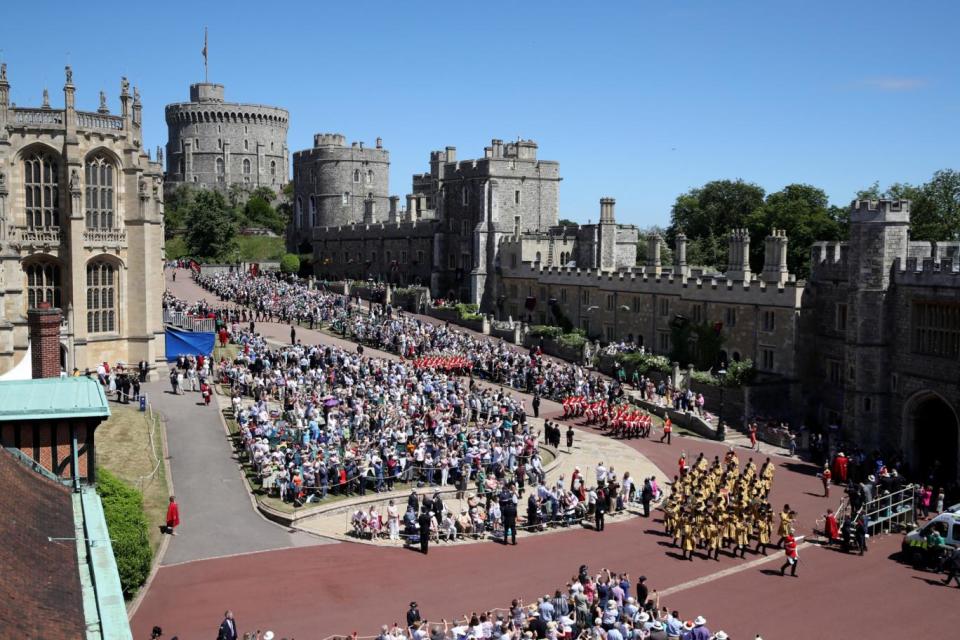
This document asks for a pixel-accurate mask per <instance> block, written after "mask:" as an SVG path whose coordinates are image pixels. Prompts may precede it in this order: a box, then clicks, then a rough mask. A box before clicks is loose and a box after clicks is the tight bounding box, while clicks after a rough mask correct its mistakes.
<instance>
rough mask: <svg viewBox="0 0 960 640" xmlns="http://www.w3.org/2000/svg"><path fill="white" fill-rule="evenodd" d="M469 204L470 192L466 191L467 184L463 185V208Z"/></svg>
mask: <svg viewBox="0 0 960 640" xmlns="http://www.w3.org/2000/svg"><path fill="white" fill-rule="evenodd" d="M468 204H470V191H468V190H467V183H466V182H464V183H463V206H467V205H468Z"/></svg>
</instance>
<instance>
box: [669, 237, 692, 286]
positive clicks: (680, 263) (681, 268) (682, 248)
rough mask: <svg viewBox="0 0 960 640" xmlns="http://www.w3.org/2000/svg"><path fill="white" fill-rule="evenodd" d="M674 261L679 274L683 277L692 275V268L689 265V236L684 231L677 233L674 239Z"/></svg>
mask: <svg viewBox="0 0 960 640" xmlns="http://www.w3.org/2000/svg"><path fill="white" fill-rule="evenodd" d="M673 262H674V266H675V267H676V268H675V272H676V273H677V275H679V276H681V277H683V278H686V277H687V276H688V275H690V268H689V267H688V266H687V236H686V235H685V234H684V233H683V231H681V232H679V233H678V234H677V237H676V239H675V241H674V247H673Z"/></svg>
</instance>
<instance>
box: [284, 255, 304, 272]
mask: <svg viewBox="0 0 960 640" xmlns="http://www.w3.org/2000/svg"><path fill="white" fill-rule="evenodd" d="M280 271H282V272H284V273H297V272H298V271H300V256H298V255H297V254H295V253H285V254H283V257H281V258H280Z"/></svg>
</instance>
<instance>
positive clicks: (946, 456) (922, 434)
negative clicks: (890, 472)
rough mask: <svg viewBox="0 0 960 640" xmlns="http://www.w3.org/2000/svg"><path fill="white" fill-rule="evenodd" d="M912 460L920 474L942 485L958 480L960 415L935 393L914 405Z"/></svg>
mask: <svg viewBox="0 0 960 640" xmlns="http://www.w3.org/2000/svg"><path fill="white" fill-rule="evenodd" d="M913 407H914V408H913V417H912V419H913V461H914V469H915V471H916V472H917V473H918V474H919V477H921V478H923V479H924V480H926V479H927V478H931V476H932V480H933V482H934V484H936V485H938V486H940V487H942V486H944V485H945V484H950V483H952V482H955V481H956V479H957V456H958V450H957V445H958V442H957V438H958V434H957V432H958V430H960V425H958V424H957V414H956V413H955V412H954V410H953V408H951V407H950V405H949V404H947V402H946V401H945V400H944V399H943V398H941V397H940V396H939V395H936V394H933V393H931V394H929V395H926V396H925V397H923V398H920V399H918V400H917V401H916V402H915V403H914V405H913Z"/></svg>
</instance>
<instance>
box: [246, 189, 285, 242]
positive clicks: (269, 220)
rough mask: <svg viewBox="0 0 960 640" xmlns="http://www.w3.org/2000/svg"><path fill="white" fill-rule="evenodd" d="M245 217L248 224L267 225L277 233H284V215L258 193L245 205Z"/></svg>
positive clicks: (252, 225)
mask: <svg viewBox="0 0 960 640" xmlns="http://www.w3.org/2000/svg"><path fill="white" fill-rule="evenodd" d="M243 217H244V220H245V222H246V224H247V225H248V226H251V227H266V228H268V229H270V230H271V231H273V232H274V233H276V234H282V233H283V230H284V228H285V227H286V222H285V221H284V219H283V217H282V216H280V214H278V213H277V211H276V209H274V208H273V207H271V206H270V202H269V201H268V200H265V199H263V198H261V197H260V194H256V193H255V194H253V195H251V196H250V198H249V199H248V200H247V203H246V204H245V205H244V206H243Z"/></svg>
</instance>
